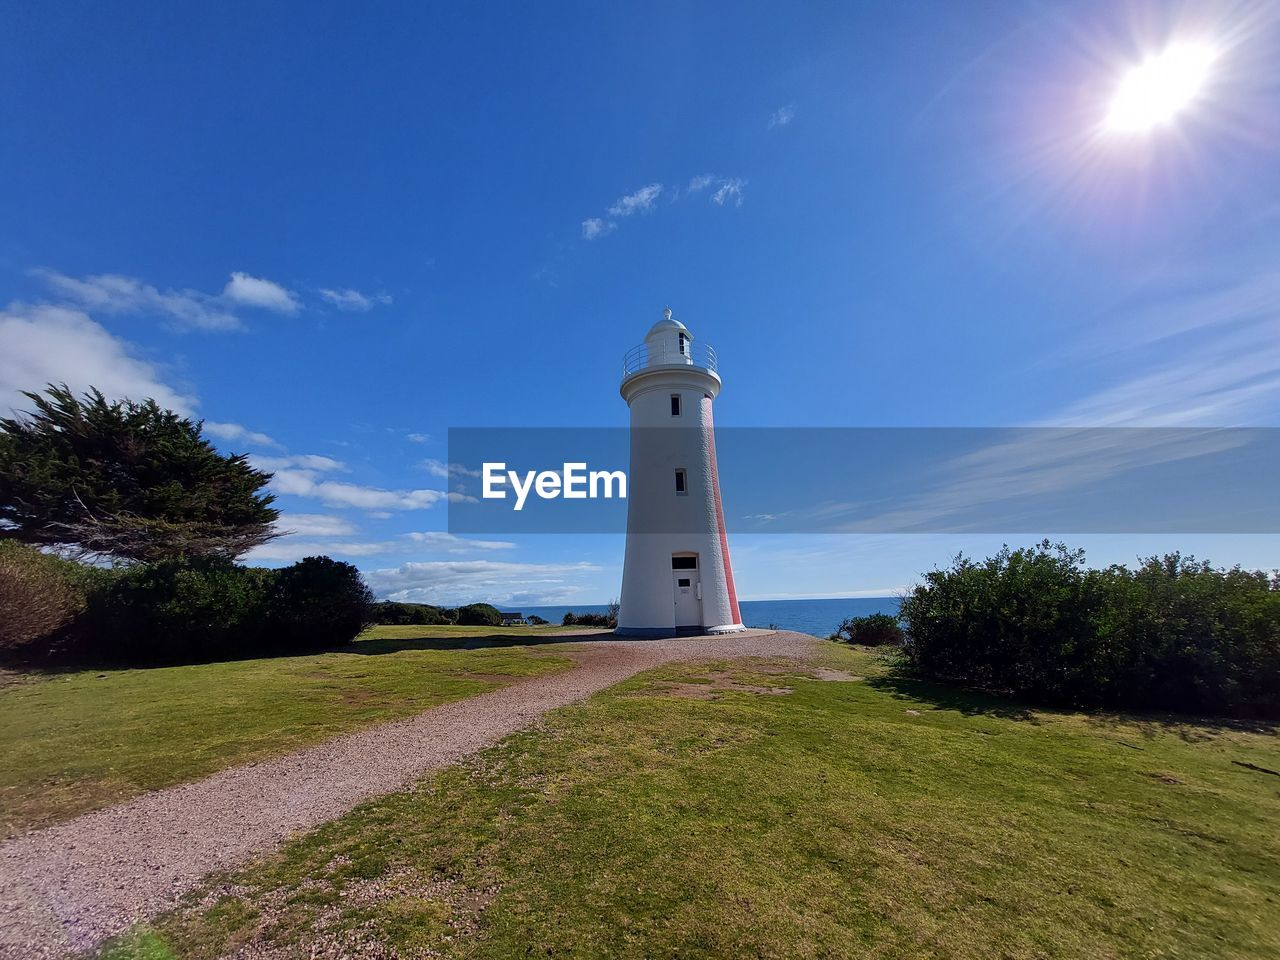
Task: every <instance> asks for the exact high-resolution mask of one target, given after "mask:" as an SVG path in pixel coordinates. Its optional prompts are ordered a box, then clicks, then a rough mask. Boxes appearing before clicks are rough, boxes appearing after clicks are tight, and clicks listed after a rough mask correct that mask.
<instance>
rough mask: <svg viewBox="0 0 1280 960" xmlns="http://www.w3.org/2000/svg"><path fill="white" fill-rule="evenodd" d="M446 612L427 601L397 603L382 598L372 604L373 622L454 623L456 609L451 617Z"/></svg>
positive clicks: (455, 620)
mask: <svg viewBox="0 0 1280 960" xmlns="http://www.w3.org/2000/svg"><path fill="white" fill-rule="evenodd" d="M448 612H449V611H446V610H444V609H442V608H440V607H435V606H432V605H431V604H429V603H398V602H396V601H394V600H382V601H380V602H378V603H375V604H374V605H373V622H374V623H387V624H413V625H418V624H427V625H434V624H440V623H456V622H457V613H456V611H455V612H454V616H453V619H450V618H449V617H448V616H446V614H447V613H448Z"/></svg>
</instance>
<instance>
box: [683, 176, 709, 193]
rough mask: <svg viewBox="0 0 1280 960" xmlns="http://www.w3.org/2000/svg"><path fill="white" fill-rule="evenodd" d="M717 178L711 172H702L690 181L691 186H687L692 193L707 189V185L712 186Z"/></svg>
mask: <svg viewBox="0 0 1280 960" xmlns="http://www.w3.org/2000/svg"><path fill="white" fill-rule="evenodd" d="M715 179H716V178H715V177H713V176H712V175H711V174H709V173H704V174H701V175H699V176H696V177H694V178H693V179H691V180H690V181H689V186H688V187H687V189H688V191H689V192H690V193H698V192H700V191H702V190H705V189H707V187H709V186H711V184H713V183H714V182H715Z"/></svg>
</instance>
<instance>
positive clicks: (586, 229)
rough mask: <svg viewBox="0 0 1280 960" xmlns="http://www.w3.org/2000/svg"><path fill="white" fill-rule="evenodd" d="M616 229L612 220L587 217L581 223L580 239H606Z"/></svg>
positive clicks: (616, 226)
mask: <svg viewBox="0 0 1280 960" xmlns="http://www.w3.org/2000/svg"><path fill="white" fill-rule="evenodd" d="M617 229H618V225H617V224H616V223H614V222H613V221H612V220H601V219H600V218H599V217H588V218H587V219H586V220H583V221H582V239H583V240H595V239H597V238H599V237H607V236H608V235H609V234H611V233H613V231H615V230H617Z"/></svg>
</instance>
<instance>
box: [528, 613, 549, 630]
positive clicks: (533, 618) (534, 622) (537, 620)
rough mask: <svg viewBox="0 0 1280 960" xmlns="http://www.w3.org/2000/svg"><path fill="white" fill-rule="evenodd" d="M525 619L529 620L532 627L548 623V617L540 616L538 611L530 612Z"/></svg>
mask: <svg viewBox="0 0 1280 960" xmlns="http://www.w3.org/2000/svg"><path fill="white" fill-rule="evenodd" d="M525 620H526V621H528V623H529V626H531V627H545V626H546V625H547V620H546V618H545V617H540V616H538V615H537V614H536V613H531V614H529V616H527V617H525Z"/></svg>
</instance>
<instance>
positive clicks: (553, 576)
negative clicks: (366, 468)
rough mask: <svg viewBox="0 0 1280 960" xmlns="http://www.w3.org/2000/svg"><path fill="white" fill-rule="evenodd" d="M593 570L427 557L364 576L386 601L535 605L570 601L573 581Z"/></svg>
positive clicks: (574, 588)
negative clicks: (425, 559) (428, 558)
mask: <svg viewBox="0 0 1280 960" xmlns="http://www.w3.org/2000/svg"><path fill="white" fill-rule="evenodd" d="M596 569H598V568H597V567H596V566H595V565H594V564H590V563H566V564H556V563H510V562H502V561H497V560H431V561H421V562H414V563H405V564H401V565H400V566H398V567H393V568H390V569H385V570H373V571H370V572H368V573H366V574H365V579H366V580H367V581H368V582H369V586H370V587H372V588H373V591H374V593H376V594H377V595H378V596H381V597H385V598H387V599H390V600H401V601H407V602H415V601H416V602H424V603H440V604H448V605H453V604H459V603H473V602H477V601H487V602H489V603H499V604H508V603H511V602H513V601H514V602H517V603H527V604H535V605H536V604H537V603H547V604H554V603H560V602H566V601H568V600H571V599H572V598H574V597H575V596H577V595H578V594H579V593H580V591H581V587H580V583H579V579H580V578H581V577H583V576H585V575H588V574H590V573H592V572H594V571H595V570H596Z"/></svg>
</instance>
